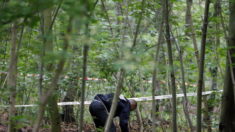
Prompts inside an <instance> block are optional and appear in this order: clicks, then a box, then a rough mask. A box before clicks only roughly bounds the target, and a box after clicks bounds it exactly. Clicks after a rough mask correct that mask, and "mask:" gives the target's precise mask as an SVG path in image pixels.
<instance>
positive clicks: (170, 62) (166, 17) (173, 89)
mask: <svg viewBox="0 0 235 132" xmlns="http://www.w3.org/2000/svg"><path fill="white" fill-rule="evenodd" d="M165 2H166V3H165V24H166V25H165V26H166V41H167V49H168V59H169V67H170V77H171V89H172V124H173V128H172V131H173V132H177V109H176V107H177V106H176V105H177V104H176V84H175V73H174V64H173V57H172V46H171V37H170V25H169V8H168V6H169V5H170V3H169V1H168V0H165Z"/></svg>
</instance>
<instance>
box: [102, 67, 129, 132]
mask: <svg viewBox="0 0 235 132" xmlns="http://www.w3.org/2000/svg"><path fill="white" fill-rule="evenodd" d="M124 75H125V70H124V69H123V68H122V69H121V70H120V72H119V75H118V82H117V87H116V91H115V94H114V97H113V101H112V106H111V109H110V112H109V116H108V119H107V121H106V123H105V129H104V132H108V131H109V128H110V125H111V122H112V121H113V117H114V114H115V111H116V108H117V103H118V98H119V95H120V93H121V89H122V85H123V81H124Z"/></svg>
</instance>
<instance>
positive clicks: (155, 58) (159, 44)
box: [152, 4, 164, 132]
mask: <svg viewBox="0 0 235 132" xmlns="http://www.w3.org/2000/svg"><path fill="white" fill-rule="evenodd" d="M163 9H164V4H163V6H162V9H161V12H162V13H161V14H162V15H161V23H160V26H159V28H160V29H159V36H158V43H157V46H156V54H155V57H154V60H155V61H154V69H153V77H152V121H153V125H152V132H155V131H156V125H155V122H156V116H155V115H156V100H155V96H156V95H155V94H156V88H157V66H158V64H159V63H158V62H159V52H160V47H161V43H162V39H163V25H164V11H163Z"/></svg>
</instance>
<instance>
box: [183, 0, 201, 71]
mask: <svg viewBox="0 0 235 132" xmlns="http://www.w3.org/2000/svg"><path fill="white" fill-rule="evenodd" d="M186 3H187V8H186V15H185V16H186V17H185V21H186V27H188V28H187V29H188V31H187V34H188V35H189V36H191V38H192V40H193V47H194V54H195V57H196V61H197V65H198V67H199V53H198V46H197V39H196V33H195V29H194V27H193V21H192V13H191V8H192V0H186Z"/></svg>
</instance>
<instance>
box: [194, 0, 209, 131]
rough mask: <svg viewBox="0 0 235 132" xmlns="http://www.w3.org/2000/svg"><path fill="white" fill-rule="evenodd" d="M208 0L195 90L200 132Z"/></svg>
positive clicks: (199, 129)
mask: <svg viewBox="0 0 235 132" xmlns="http://www.w3.org/2000/svg"><path fill="white" fill-rule="evenodd" d="M209 5H210V1H209V0H206V2H205V11H204V21H203V28H202V40H201V54H200V65H199V66H200V67H199V75H198V90H197V132H201V125H202V122H201V114H202V90H203V85H204V84H203V80H204V60H205V47H206V35H207V25H208V14H209Z"/></svg>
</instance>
